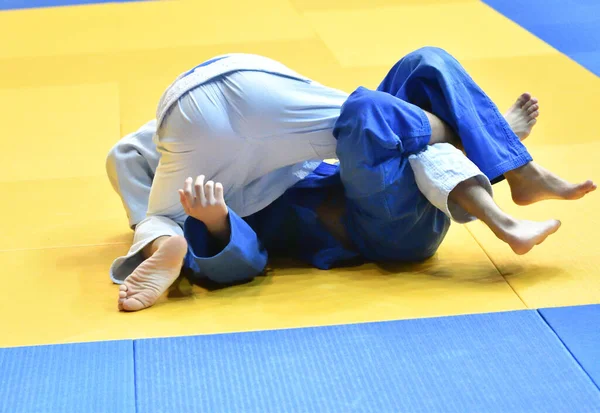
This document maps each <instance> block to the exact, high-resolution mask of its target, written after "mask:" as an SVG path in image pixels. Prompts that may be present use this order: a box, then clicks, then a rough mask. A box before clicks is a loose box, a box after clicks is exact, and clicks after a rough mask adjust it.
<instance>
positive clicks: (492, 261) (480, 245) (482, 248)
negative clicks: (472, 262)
mask: <svg viewBox="0 0 600 413" xmlns="http://www.w3.org/2000/svg"><path fill="white" fill-rule="evenodd" d="M465 228H466V229H467V231H468V232H469V235H471V237H472V238H473V239H474V240H475V242H476V243H477V245H479V248H481V250H482V251H483V253H484V254H485V256H486V257H487V258H488V260H490V263H491V264H492V265H493V266H494V268H495V269H496V271H498V274H499V275H500V277H502V279H503V280H504V282H505V283H506V284H508V286H509V287H510V289H511V290H512V291H513V292H514V293H515V295H516V296H517V297H518V298H519V301H521V302H522V303H523V305H524V306H525V308H529V306H528V305H527V303H526V302H525V301H524V300H523V297H521V295H520V294H519V293H518V292H517V290H515V288H514V287H513V286H512V285H511V284H510V283H509V282H508V280H507V279H506V277H504V274H502V271H500V268H499V267H498V265H497V264H496V263H495V262H494V260H493V258H492V256H491V255H490V254H488V252H487V251H486V249H485V247H484V246H483V244H481V242H479V240H478V239H477V237H476V236H475V234H473V232H472V231H471V229H470V228H469V227H468V226H465Z"/></svg>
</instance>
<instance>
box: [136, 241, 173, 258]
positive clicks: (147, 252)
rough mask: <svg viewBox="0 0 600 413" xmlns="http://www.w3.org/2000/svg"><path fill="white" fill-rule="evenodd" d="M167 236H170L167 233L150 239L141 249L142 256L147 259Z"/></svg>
mask: <svg viewBox="0 0 600 413" xmlns="http://www.w3.org/2000/svg"><path fill="white" fill-rule="evenodd" d="M169 238H171V237H170V236H169V235H163V236H162V237H158V238H156V239H155V240H154V241H152V242H151V243H150V244H148V245H146V246H145V247H144V249H143V250H142V254H143V255H144V258H145V259H148V258H150V257H151V256H153V255H154V253H155V252H156V251H158V249H159V248H160V246H161V245H162V244H163V243H164V242H165V241H166V240H168V239H169Z"/></svg>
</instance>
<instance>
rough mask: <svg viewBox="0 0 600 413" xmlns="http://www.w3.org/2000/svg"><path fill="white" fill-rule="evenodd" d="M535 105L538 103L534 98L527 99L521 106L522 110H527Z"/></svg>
mask: <svg viewBox="0 0 600 413" xmlns="http://www.w3.org/2000/svg"><path fill="white" fill-rule="evenodd" d="M536 103H538V101H537V99H536V98H532V99H529V100H528V101H527V102H526V103H525V104H524V105H523V109H524V110H529V108H530V107H532V106H533V105H535V104H536Z"/></svg>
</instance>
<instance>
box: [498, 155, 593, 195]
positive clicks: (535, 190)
mask: <svg viewBox="0 0 600 413" xmlns="http://www.w3.org/2000/svg"><path fill="white" fill-rule="evenodd" d="M505 176H506V180H507V181H508V183H509V185H510V190H511V193H512V199H513V201H514V202H515V204H517V205H530V204H533V203H535V202H539V201H543V200H545V199H564V200H575V199H579V198H582V197H583V196H584V195H586V194H588V193H590V192H592V191H595V190H596V184H594V182H592V181H590V180H588V181H585V182H582V183H580V184H572V183H569V182H567V181H565V180H564V179H562V178H560V177H558V176H557V175H555V174H553V173H552V172H550V171H549V170H547V169H545V168H543V167H541V166H539V165H537V164H536V163H534V162H530V163H528V164H527V165H524V166H522V167H520V168H517V169H514V170H512V171H509V172H507V173H506V174H505Z"/></svg>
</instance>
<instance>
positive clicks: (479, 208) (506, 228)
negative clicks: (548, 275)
mask: <svg viewBox="0 0 600 413" xmlns="http://www.w3.org/2000/svg"><path fill="white" fill-rule="evenodd" d="M450 199H451V200H452V201H453V202H455V203H456V204H457V205H460V207H461V208H463V209H464V210H465V211H467V212H468V213H469V214H471V215H473V216H475V217H477V218H479V219H480V220H481V221H483V222H484V223H485V224H486V225H487V226H488V227H489V228H490V229H491V230H492V232H494V234H496V236H497V237H498V238H499V239H501V240H502V241H504V242H506V243H507V244H508V245H509V246H510V247H511V248H512V250H513V251H514V252H515V253H517V254H519V255H523V254H526V253H528V252H529V251H530V250H531V249H532V248H533V247H535V246H536V245H539V244H541V243H542V242H544V240H545V239H546V238H547V237H548V236H549V235H551V234H554V233H555V232H556V231H558V228H559V227H560V221H557V220H549V221H544V222H535V221H524V220H517V219H515V218H513V217H511V216H510V215H508V214H506V213H505V212H503V211H502V210H501V209H500V208H499V207H498V205H496V203H495V202H494V200H493V199H492V197H491V195H490V194H489V193H488V192H487V191H486V190H485V189H484V188H483V187H482V186H481V185H480V184H479V182H478V181H477V180H476V179H474V178H473V179H469V180H467V181H465V182H462V183H461V184H459V185H458V186H457V187H456V188H454V190H453V191H452V192H451V193H450Z"/></svg>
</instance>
